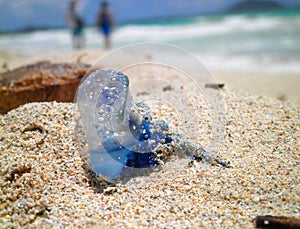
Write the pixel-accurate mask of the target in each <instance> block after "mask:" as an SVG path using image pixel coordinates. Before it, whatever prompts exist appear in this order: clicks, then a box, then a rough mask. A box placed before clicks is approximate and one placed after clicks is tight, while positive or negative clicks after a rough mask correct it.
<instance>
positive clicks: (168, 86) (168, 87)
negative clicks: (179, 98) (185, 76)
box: [163, 85, 174, 91]
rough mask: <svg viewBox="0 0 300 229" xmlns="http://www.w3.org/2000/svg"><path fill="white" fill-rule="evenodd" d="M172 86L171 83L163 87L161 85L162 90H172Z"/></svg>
mask: <svg viewBox="0 0 300 229" xmlns="http://www.w3.org/2000/svg"><path fill="white" fill-rule="evenodd" d="M173 90H174V87H172V86H171V85H167V86H165V87H163V91H173Z"/></svg>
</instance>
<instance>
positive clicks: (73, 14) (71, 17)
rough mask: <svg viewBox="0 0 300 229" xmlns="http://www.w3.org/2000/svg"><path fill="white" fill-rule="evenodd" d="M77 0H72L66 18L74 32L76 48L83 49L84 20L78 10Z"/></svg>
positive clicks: (73, 38)
mask: <svg viewBox="0 0 300 229" xmlns="http://www.w3.org/2000/svg"><path fill="white" fill-rule="evenodd" d="M76 7H77V0H71V1H70V2H69V4H68V6H67V9H66V12H65V19H66V21H67V24H68V27H69V28H70V30H71V33H72V43H73V48H74V49H81V48H83V46H84V42H85V41H84V36H83V27H84V22H83V19H82V18H81V16H80V15H79V13H78V12H77V9H76Z"/></svg>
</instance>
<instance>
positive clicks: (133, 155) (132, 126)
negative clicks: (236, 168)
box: [77, 69, 230, 181]
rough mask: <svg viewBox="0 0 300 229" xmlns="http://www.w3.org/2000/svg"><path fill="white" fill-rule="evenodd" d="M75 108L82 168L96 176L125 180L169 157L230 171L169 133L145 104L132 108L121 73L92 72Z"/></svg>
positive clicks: (226, 163)
mask: <svg viewBox="0 0 300 229" xmlns="http://www.w3.org/2000/svg"><path fill="white" fill-rule="evenodd" d="M77 104H78V108H79V111H80V115H81V119H82V122H83V125H84V126H85V128H86V138H87V144H88V152H85V153H87V154H88V156H86V155H84V156H83V158H87V159H88V161H87V164H88V165H89V166H90V168H91V170H92V171H93V172H94V173H95V175H96V177H100V178H103V179H106V180H108V181H127V180H128V179H130V178H132V177H134V176H137V175H141V174H142V175H144V174H145V173H149V172H151V171H152V168H154V167H156V166H159V165H163V164H165V163H166V162H167V161H168V160H169V159H170V157H171V156H173V155H175V156H180V157H181V156H189V157H191V160H200V158H201V160H202V161H206V162H209V163H217V164H220V165H222V166H227V167H230V163H229V162H226V161H224V160H222V159H219V158H216V157H215V156H214V154H212V153H210V152H208V151H206V150H204V149H203V148H201V147H199V146H198V145H196V144H193V143H190V142H188V141H186V140H185V138H184V136H182V135H180V134H177V133H172V132H170V131H169V125H168V123H167V122H166V121H164V120H153V119H152V115H151V109H150V107H149V106H148V105H147V104H146V103H136V104H134V102H133V99H132V97H131V95H130V91H129V79H128V77H127V76H126V75H124V74H123V73H121V72H118V71H115V70H110V69H101V70H97V71H94V72H92V73H91V74H90V75H89V76H88V77H87V78H86V79H85V80H84V81H83V82H82V83H81V85H80V86H79V89H78V93H77Z"/></svg>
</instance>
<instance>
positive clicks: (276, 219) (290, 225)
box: [253, 215, 300, 229]
mask: <svg viewBox="0 0 300 229" xmlns="http://www.w3.org/2000/svg"><path fill="white" fill-rule="evenodd" d="M253 223H254V226H255V228H262V229H268V228H277V229H280V228H285V229H299V228H300V220H299V219H297V218H295V217H284V216H271V215H266V216H257V217H256V218H255V219H254V220H253Z"/></svg>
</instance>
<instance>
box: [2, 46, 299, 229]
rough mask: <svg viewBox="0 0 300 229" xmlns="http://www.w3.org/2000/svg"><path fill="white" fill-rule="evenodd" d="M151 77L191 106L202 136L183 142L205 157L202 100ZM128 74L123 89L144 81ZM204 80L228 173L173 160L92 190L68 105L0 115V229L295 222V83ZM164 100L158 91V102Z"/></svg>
mask: <svg viewBox="0 0 300 229" xmlns="http://www.w3.org/2000/svg"><path fill="white" fill-rule="evenodd" d="M104 54H105V52H103V51H100V50H94V51H92V50H87V51H80V52H70V53H60V54H51V55H43V56H32V57H20V56H17V57H16V56H3V55H2V56H1V58H2V59H1V60H0V61H1V62H0V65H1V67H0V70H3V69H4V68H8V69H13V68H15V67H18V66H21V65H22V64H27V63H32V62H35V61H38V60H42V59H43V60H45V59H50V60H52V61H55V62H65V61H69V62H72V61H73V62H74V61H78V60H80V61H82V62H85V63H90V64H95V59H96V60H97V59H99V58H100V57H101V56H103V55H104ZM128 58H136V59H137V60H138V59H139V58H142V59H143V58H144V59H146V60H147V59H149V56H147V55H145V56H144V57H140V56H135V55H130V54H128ZM1 68H2V69H1ZM154 71H155V72H156V74H161V76H164V79H169V82H170V84H171V86H172V85H174V87H176V88H177V87H178V90H180V93H182V95H184V96H186V97H187V98H189V99H190V101H192V103H193V106H194V107H195V111H196V112H197V115H199V117H198V118H199V120H198V127H197V128H198V131H199V133H201V134H199V136H198V135H197V134H198V133H196V134H193V133H191V138H194V139H193V140H194V141H195V142H196V143H197V144H199V145H201V146H202V147H204V148H207V147H208V146H209V144H210V136H209V133H210V132H211V129H212V128H213V124H212V123H211V119H210V118H211V116H210V112H211V111H210V109H209V107H208V106H207V104H206V103H205V100H204V98H203V96H202V95H201V94H198V93H196V91H193V90H185V88H188V89H193V85H191V86H190V85H189V83H188V82H183V81H180V80H179V78H176V77H174V72H173V71H172V70H165V69H164V70H163V71H162V70H161V69H154ZM132 74H133V75H132V76H131V77H130V80H134V79H135V78H138V77H140V76H141V75H143V74H144V73H143V72H142V70H139V69H137V70H136V71H133V73H132ZM212 75H213V76H214V77H215V79H216V81H217V82H220V83H225V88H224V89H222V90H220V94H221V95H222V98H223V99H224V103H225V108H226V110H225V114H226V115H225V116H226V119H225V121H224V127H225V129H224V133H222V135H223V136H224V137H223V139H222V142H221V144H220V147H219V148H218V150H217V151H216V152H214V153H215V154H216V155H218V156H219V157H221V158H224V159H226V160H229V161H230V162H231V163H232V165H233V167H232V168H225V167H222V166H218V165H210V164H207V163H204V162H196V163H194V164H189V163H186V164H182V162H181V161H180V160H179V159H176V158H175V159H174V162H172V163H170V165H168V164H166V166H165V167H164V168H163V169H162V170H161V171H159V172H155V173H152V174H151V175H150V176H148V177H137V178H134V179H131V180H130V181H129V182H128V183H126V184H117V185H116V186H115V187H113V186H111V187H105V188H104V190H101V191H99V189H97V188H96V186H95V185H94V184H93V181H92V178H91V173H90V172H89V171H88V170H87V169H86V165H85V162H84V161H83V159H82V157H81V152H80V149H79V148H78V146H77V144H76V139H75V136H74V129H75V124H76V123H75V117H74V114H75V110H76V108H75V104H73V103H57V102H51V103H30V104H26V105H24V106H21V107H19V108H17V109H14V110H12V111H10V112H9V113H7V114H5V115H0V200H1V201H0V225H1V227H3V228H24V227H26V228H59V227H66V228H90V227H91V228H93V227H95V228H102V227H103V228H253V222H252V220H253V219H254V218H255V217H256V216H258V215H274V216H287V217H296V218H300V181H299V176H300V164H299V162H300V154H299V152H300V123H299V120H300V108H299V104H300V97H299V93H297V91H298V89H299V85H300V84H299V83H300V77H299V76H298V75H286V76H285V75H276V76H273V75H261V74H259V73H257V74H244V75H238V76H237V75H236V74H234V73H226V72H219V71H214V72H212ZM176 88H175V89H174V90H175V91H176V90H177V89H176ZM168 93H169V92H168V91H167V92H164V91H161V92H160V94H161V95H164V96H166V98H167V97H168ZM167 111H168V108H164V107H163V108H161V109H158V111H157V112H156V115H157V117H163V118H164V119H166V120H167V121H168V122H169V124H170V128H171V129H180V124H178V123H177V124H176V122H175V121H176V120H175V121H174V119H173V116H172V115H171V113H168V112H167ZM186 115H189V114H186ZM176 164H177V165H179V164H181V166H178V167H177V166H176ZM179 167H180V169H179ZM182 167H183V168H182Z"/></svg>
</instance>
